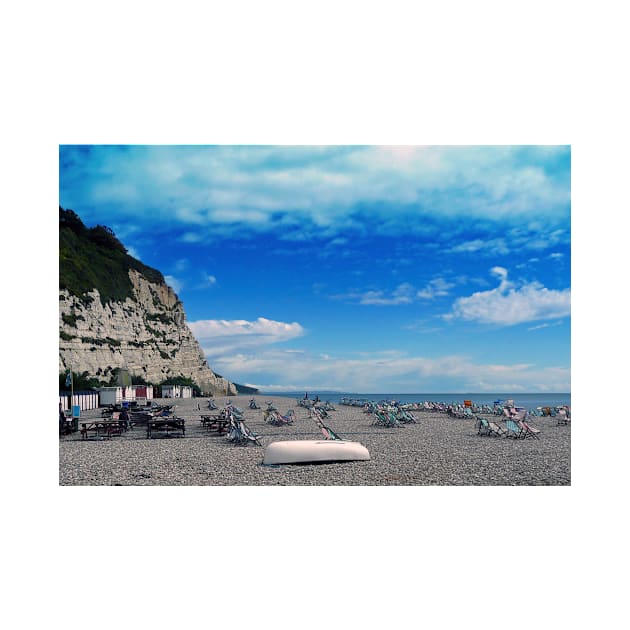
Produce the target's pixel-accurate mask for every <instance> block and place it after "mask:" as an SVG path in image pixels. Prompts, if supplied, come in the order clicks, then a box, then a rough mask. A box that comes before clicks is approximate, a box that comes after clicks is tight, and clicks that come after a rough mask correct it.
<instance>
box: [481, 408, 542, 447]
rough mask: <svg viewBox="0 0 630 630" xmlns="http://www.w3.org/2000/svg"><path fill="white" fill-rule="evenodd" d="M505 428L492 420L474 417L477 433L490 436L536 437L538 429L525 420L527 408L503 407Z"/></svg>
mask: <svg viewBox="0 0 630 630" xmlns="http://www.w3.org/2000/svg"><path fill="white" fill-rule="evenodd" d="M503 417H504V418H503V419H504V420H505V428H504V427H502V426H501V425H499V424H497V423H496V422H494V421H493V420H486V419H485V418H482V417H481V416H477V417H476V424H475V426H476V428H477V434H478V435H489V436H492V437H508V438H513V439H517V440H518V439H527V438H534V439H538V435H539V433H540V429H537V428H536V427H533V426H531V425H530V424H529V423H528V422H527V410H526V409H515V408H509V407H505V408H504V410H503Z"/></svg>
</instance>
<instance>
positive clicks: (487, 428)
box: [477, 417, 505, 437]
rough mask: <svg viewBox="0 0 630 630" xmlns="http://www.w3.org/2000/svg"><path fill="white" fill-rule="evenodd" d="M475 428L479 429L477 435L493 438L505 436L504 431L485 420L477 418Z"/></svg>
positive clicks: (494, 423)
mask: <svg viewBox="0 0 630 630" xmlns="http://www.w3.org/2000/svg"><path fill="white" fill-rule="evenodd" d="M477 426H478V427H479V430H478V431H477V435H492V436H494V437H501V436H502V435H505V429H504V428H503V427H500V426H499V425H498V424H497V423H496V422H491V421H490V420H486V419H485V418H481V417H477Z"/></svg>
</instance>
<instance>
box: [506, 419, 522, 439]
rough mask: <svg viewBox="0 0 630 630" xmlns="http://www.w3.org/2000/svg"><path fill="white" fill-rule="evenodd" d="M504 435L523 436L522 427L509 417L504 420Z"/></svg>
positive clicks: (516, 437)
mask: <svg viewBox="0 0 630 630" xmlns="http://www.w3.org/2000/svg"><path fill="white" fill-rule="evenodd" d="M505 429H506V432H505V437H511V438H514V439H519V438H524V437H525V435H524V434H523V428H522V427H520V426H519V425H518V424H517V423H516V422H515V421H514V420H512V419H511V418H509V419H507V420H506V421H505Z"/></svg>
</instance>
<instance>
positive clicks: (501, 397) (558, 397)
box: [258, 391, 571, 409]
mask: <svg viewBox="0 0 630 630" xmlns="http://www.w3.org/2000/svg"><path fill="white" fill-rule="evenodd" d="M307 393H308V397H309V398H316V397H319V399H320V400H322V401H329V402H330V403H331V404H335V403H336V404H339V401H340V400H341V399H342V398H352V399H361V400H373V401H375V402H378V401H379V400H396V401H398V402H399V403H401V404H407V403H414V402H424V401H425V400H427V401H429V402H439V403H445V404H460V405H461V404H463V402H464V400H471V401H472V402H473V403H475V404H476V405H479V406H481V405H490V406H492V405H493V404H494V403H495V402H497V401H505V400H513V401H514V405H515V406H516V407H524V408H525V409H536V408H537V407H561V406H563V405H567V406H569V407H570V406H571V394H570V393H559V394H520V393H479V394H475V393H461V394H460V393H455V394H454V393H450V394H391V393H390V394H387V393H385V394H358V393H356V392H333V391H312V392H311V391H309V392H295V391H293V392H264V391H263V392H260V394H258V395H259V396H263V397H264V396H285V397H287V398H293V399H294V400H297V399H299V398H304V395H305V394H307Z"/></svg>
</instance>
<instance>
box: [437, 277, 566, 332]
mask: <svg viewBox="0 0 630 630" xmlns="http://www.w3.org/2000/svg"><path fill="white" fill-rule="evenodd" d="M491 272H492V273H493V274H494V275H496V276H498V277H499V278H500V280H501V282H500V284H499V286H498V287H497V288H495V289H491V290H489V291H479V292H477V293H473V294H472V295H471V296H469V297H462V298H458V299H457V300H455V303H454V304H453V308H452V311H451V313H449V314H448V315H445V316H444V317H445V318H446V319H463V320H468V321H478V322H481V323H486V324H499V325H503V326H512V325H514V324H521V323H523V322H533V321H538V320H546V319H558V318H562V317H569V316H570V315H571V289H562V290H560V291H558V290H552V289H547V288H546V287H544V286H543V285H542V284H541V283H540V282H536V281H534V282H529V283H525V284H523V285H522V286H520V287H516V286H515V285H514V284H513V283H511V282H510V281H509V280H508V272H507V269H505V268H503V267H493V268H492V269H491Z"/></svg>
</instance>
